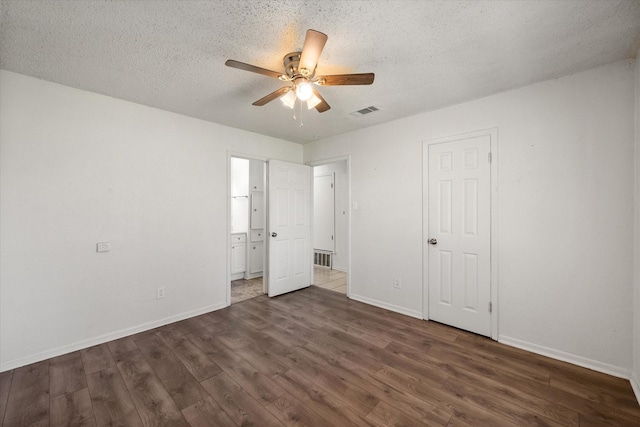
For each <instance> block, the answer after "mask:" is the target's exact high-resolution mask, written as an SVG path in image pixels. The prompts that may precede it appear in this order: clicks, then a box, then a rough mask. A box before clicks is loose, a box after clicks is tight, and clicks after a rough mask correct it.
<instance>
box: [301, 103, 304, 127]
mask: <svg viewBox="0 0 640 427" xmlns="http://www.w3.org/2000/svg"><path fill="white" fill-rule="evenodd" d="M302 126H304V123H302V101H300V127H302Z"/></svg>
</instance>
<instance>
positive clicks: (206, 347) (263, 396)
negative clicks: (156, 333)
mask: <svg viewBox="0 0 640 427" xmlns="http://www.w3.org/2000/svg"><path fill="white" fill-rule="evenodd" d="M191 339H192V340H194V343H195V344H196V345H197V346H198V347H199V348H200V349H201V350H202V351H204V352H205V353H206V354H207V356H209V357H210V358H211V359H212V360H213V361H214V362H216V364H217V365H218V366H220V367H221V368H222V369H223V370H224V372H226V373H227V374H228V375H229V376H230V377H231V378H233V380H234V381H235V382H237V383H238V384H240V386H242V387H243V388H244V389H245V390H246V391H247V393H249V394H250V395H251V396H253V397H254V398H256V399H257V400H259V401H260V402H262V403H263V404H265V405H266V404H269V403H271V402H273V401H274V400H276V398H278V396H280V395H282V394H283V393H284V390H282V389H281V388H280V387H279V386H278V385H277V384H276V383H274V382H273V381H271V380H270V379H269V378H268V377H267V376H266V375H264V374H262V373H261V372H259V371H258V370H257V369H256V368H255V367H253V366H252V365H251V364H250V363H248V362H247V361H246V360H244V359H243V358H242V357H240V356H239V355H238V354H237V353H235V352H234V351H233V350H231V349H230V348H229V347H227V346H225V345H224V344H223V343H222V342H220V341H218V340H217V339H216V338H214V337H211V336H206V337H195V336H194V337H192V338H191Z"/></svg>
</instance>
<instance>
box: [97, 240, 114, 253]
mask: <svg viewBox="0 0 640 427" xmlns="http://www.w3.org/2000/svg"><path fill="white" fill-rule="evenodd" d="M110 250H111V243H109V242H98V243H96V252H109V251H110Z"/></svg>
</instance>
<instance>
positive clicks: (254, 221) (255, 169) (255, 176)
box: [245, 160, 266, 279]
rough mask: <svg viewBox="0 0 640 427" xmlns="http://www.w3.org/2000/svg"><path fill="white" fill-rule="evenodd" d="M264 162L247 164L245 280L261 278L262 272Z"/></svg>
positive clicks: (252, 161) (253, 161)
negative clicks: (247, 212)
mask: <svg viewBox="0 0 640 427" xmlns="http://www.w3.org/2000/svg"><path fill="white" fill-rule="evenodd" d="M264 181H265V162H263V161H261V160H251V161H250V164H249V197H250V215H249V242H248V243H247V248H248V250H247V256H248V258H247V271H246V273H245V279H253V278H254V277H260V276H262V273H263V271H264V232H265V218H266V214H265V206H266V205H265V193H264Z"/></svg>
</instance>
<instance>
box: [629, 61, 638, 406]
mask: <svg viewBox="0 0 640 427" xmlns="http://www.w3.org/2000/svg"><path fill="white" fill-rule="evenodd" d="M638 58H640V50H638V53H637V54H636V64H635V78H634V86H635V144H634V148H635V164H634V171H635V191H634V199H635V200H634V213H635V233H634V254H633V267H634V280H633V285H634V286H633V288H634V293H633V295H634V306H633V319H634V323H633V337H634V340H633V372H632V375H631V386H632V387H633V391H634V392H635V394H636V398H637V399H638V403H640V66H639V61H638Z"/></svg>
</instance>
